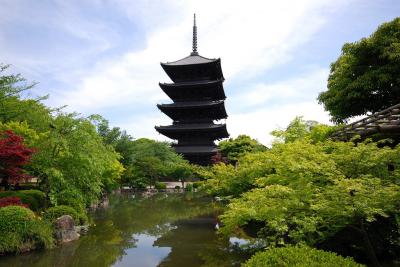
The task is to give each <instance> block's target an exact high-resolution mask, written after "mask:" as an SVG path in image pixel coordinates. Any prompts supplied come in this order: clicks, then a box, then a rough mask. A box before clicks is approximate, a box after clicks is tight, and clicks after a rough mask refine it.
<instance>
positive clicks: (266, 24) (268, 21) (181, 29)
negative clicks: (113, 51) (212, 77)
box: [57, 0, 340, 112]
mask: <svg viewBox="0 0 400 267" xmlns="http://www.w3.org/2000/svg"><path fill="white" fill-rule="evenodd" d="M178 3H179V4H180V5H178V6H177V7H176V10H174V11H171V13H170V14H169V16H171V17H172V16H175V15H176V14H177V16H180V15H181V14H184V15H183V19H182V21H180V22H178V23H176V24H174V25H170V26H167V27H165V28H157V31H155V32H150V33H149V34H148V36H149V37H148V41H147V44H148V45H147V47H145V48H144V49H143V50H140V51H134V52H129V53H126V54H124V55H123V56H122V57H120V58H116V59H114V60H112V61H106V62H104V61H103V62H98V64H97V67H96V68H94V69H93V70H92V71H90V72H89V73H88V74H87V75H86V76H85V77H82V80H81V81H80V82H79V83H78V84H77V85H76V87H75V89H74V90H72V91H68V92H65V93H64V94H62V95H61V96H62V97H61V98H60V99H61V100H60V101H62V102H63V103H69V105H70V107H71V109H74V110H80V111H83V112H93V110H98V109H101V108H103V107H110V106H113V105H129V104H132V105H133V104H137V103H143V100H144V99H146V100H147V101H148V102H147V103H148V104H149V105H154V104H155V103H154V102H153V101H160V100H161V99H162V98H163V95H162V94H160V89H159V88H158V86H157V82H158V81H159V80H167V78H166V75H165V74H163V72H162V70H161V67H160V66H159V62H160V61H172V60H176V59H179V58H182V57H184V56H186V55H187V54H188V53H189V52H190V48H191V44H190V42H191V20H192V18H191V16H192V13H193V12H194V11H196V12H197V13H198V25H199V51H200V53H201V54H202V55H204V56H208V57H218V56H221V57H222V67H223V70H224V73H225V77H226V78H227V80H229V79H233V78H238V77H242V78H243V77H246V78H250V77H252V76H254V75H256V74H258V73H260V72H262V71H265V69H268V68H271V67H273V66H275V65H276V64H282V63H284V62H287V61H288V60H289V59H290V58H291V57H292V56H293V54H294V53H295V52H296V51H295V49H296V47H297V46H298V45H300V44H303V43H305V42H307V41H308V40H309V39H310V38H311V37H312V34H313V33H315V32H316V31H317V30H318V29H319V28H320V27H321V26H322V25H323V23H324V19H323V13H324V12H323V11H324V9H331V8H334V7H337V6H340V3H338V2H337V1H336V2H335V3H332V2H330V1H310V0H303V1H295V2H294V1H279V2H277V1H273V2H270V1H253V2H252V3H251V4H244V3H243V2H242V1H228V0H227V1H208V0H207V1H201V2H198V1H196V2H194V1H182V2H178ZM156 14H157V13H156ZM151 18H152V17H151V15H149V19H150V20H151ZM166 19H168V18H166ZM164 98H165V97H164ZM88 99H90V101H88ZM57 104H59V103H57ZM60 104H61V103H60Z"/></svg>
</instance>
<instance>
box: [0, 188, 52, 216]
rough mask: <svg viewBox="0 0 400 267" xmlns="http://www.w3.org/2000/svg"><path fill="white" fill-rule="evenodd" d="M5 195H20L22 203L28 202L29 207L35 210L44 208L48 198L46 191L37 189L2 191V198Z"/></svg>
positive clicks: (0, 193) (0, 194)
mask: <svg viewBox="0 0 400 267" xmlns="http://www.w3.org/2000/svg"><path fill="white" fill-rule="evenodd" d="M3 197H19V198H20V199H21V202H22V203H24V204H28V206H29V208H30V209H31V210H34V211H38V210H40V209H41V208H43V207H44V205H45V200H46V195H45V193H44V192H42V191H40V190H35V189H32V190H20V191H4V192H0V198H3Z"/></svg>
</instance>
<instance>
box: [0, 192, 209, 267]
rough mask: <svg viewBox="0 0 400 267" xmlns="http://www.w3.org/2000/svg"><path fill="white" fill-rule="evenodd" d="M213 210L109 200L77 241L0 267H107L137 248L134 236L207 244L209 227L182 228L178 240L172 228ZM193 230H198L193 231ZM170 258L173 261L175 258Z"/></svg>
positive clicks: (189, 201)
mask: <svg viewBox="0 0 400 267" xmlns="http://www.w3.org/2000/svg"><path fill="white" fill-rule="evenodd" d="M215 209H216V208H215V207H213V205H210V201H209V200H208V199H203V198H198V197H193V196H191V195H182V194H169V195H165V194H158V195H155V196H152V197H148V198H143V197H137V198H135V199H134V198H132V195H118V196H111V197H110V207H109V208H107V209H103V210H98V211H96V212H95V213H94V214H93V217H94V221H95V223H96V226H94V227H92V228H91V229H90V231H89V232H88V234H87V235H86V236H83V237H82V238H81V239H80V240H78V241H75V242H72V243H70V244H65V245H63V246H61V247H58V248H55V249H53V250H48V251H43V252H34V253H31V254H29V255H23V256H17V257H14V258H10V259H9V260H10V261H8V259H5V261H3V259H2V262H1V263H0V266H16V267H20V266H21V267H22V266H30V267H34V266H40V267H41V266H57V267H59V266H60V267H64V266H65V267H66V266H96V267H97V266H100V267H101V266H110V265H112V264H113V263H115V262H116V261H117V260H118V259H120V258H121V257H122V256H123V255H124V253H125V251H126V249H128V248H131V247H134V246H135V245H136V243H137V240H134V239H133V237H134V235H135V234H149V235H152V236H167V237H168V236H170V235H171V234H170V233H171V232H172V235H173V236H174V237H175V239H176V241H175V243H174V244H172V245H173V246H172V247H173V249H175V247H176V244H177V243H179V242H181V243H182V244H183V243H185V244H186V246H187V244H188V243H187V242H192V241H191V240H189V239H187V238H190V236H191V235H192V236H193V233H194V236H202V237H201V242H208V243H210V241H207V240H214V239H215V238H216V237H215V233H214V231H213V229H212V226H210V225H208V226H207V227H211V229H209V231H207V232H206V233H205V232H204V228H201V227H203V226H198V225H193V226H192V227H191V228H185V229H188V230H189V232H184V233H179V232H178V233H177V234H179V236H177V235H176V234H174V233H175V230H177V229H175V228H176V227H178V229H180V228H179V227H180V224H179V223H177V224H175V222H177V221H179V220H184V219H188V218H193V217H196V216H200V215H203V214H211V213H212V212H214V211H215ZM196 227H200V228H199V229H198V230H196ZM179 231H181V230H179ZM191 233H192V234H191ZM179 240H180V241H179ZM194 240H195V239H194ZM183 246H184V245H183ZM194 252H196V251H194ZM182 253H183V252H182ZM191 253H192V252H189V254H191ZM187 254H188V248H187V250H186V251H185V253H183V254H182V255H180V257H182V260H181V261H182V262H184V261H185V260H188V259H187V257H186V256H185V255H187ZM172 256H173V257H174V258H175V256H174V255H172ZM178 256H179V255H177V257H178ZM196 258H198V257H196ZM174 260H175V259H174ZM187 262H191V261H187ZM3 263H4V264H5V265H3ZM161 266H163V265H161ZM165 266H167V265H165ZM175 266H178V265H175ZM182 266H188V265H187V264H186V265H185V264H183V265H182Z"/></svg>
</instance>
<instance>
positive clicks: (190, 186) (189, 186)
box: [186, 184, 193, 192]
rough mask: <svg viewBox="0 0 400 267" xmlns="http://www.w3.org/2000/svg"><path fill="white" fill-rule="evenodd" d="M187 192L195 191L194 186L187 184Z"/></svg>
mask: <svg viewBox="0 0 400 267" xmlns="http://www.w3.org/2000/svg"><path fill="white" fill-rule="evenodd" d="M186 191H189V192H192V191H193V185H192V184H187V185H186Z"/></svg>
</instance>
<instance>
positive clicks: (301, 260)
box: [242, 246, 364, 267]
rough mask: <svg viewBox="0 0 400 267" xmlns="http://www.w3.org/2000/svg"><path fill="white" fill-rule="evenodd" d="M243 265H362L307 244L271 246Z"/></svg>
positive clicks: (244, 266)
mask: <svg viewBox="0 0 400 267" xmlns="http://www.w3.org/2000/svg"><path fill="white" fill-rule="evenodd" d="M242 266H243V267H268V266H274V267H286V266H288V267H292V266H298V267H301V266H308V267H319V266H324V267H337V266H341V267H361V266H364V265H362V264H359V263H356V262H355V261H354V260H353V259H352V258H343V257H341V256H338V255H337V254H335V253H332V252H326V251H323V250H317V249H314V248H310V247H306V246H287V247H282V248H271V249H269V250H267V251H265V252H259V253H257V254H255V255H254V256H253V257H251V259H250V260H248V261H247V262H246V263H244V264H243V265H242Z"/></svg>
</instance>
